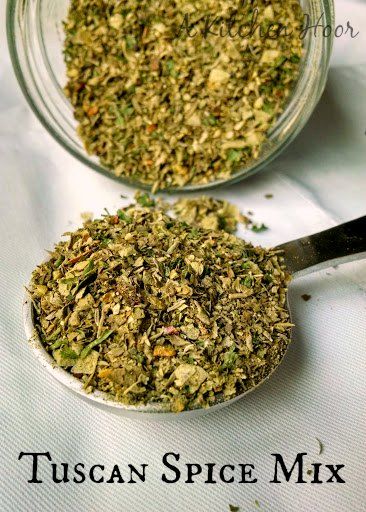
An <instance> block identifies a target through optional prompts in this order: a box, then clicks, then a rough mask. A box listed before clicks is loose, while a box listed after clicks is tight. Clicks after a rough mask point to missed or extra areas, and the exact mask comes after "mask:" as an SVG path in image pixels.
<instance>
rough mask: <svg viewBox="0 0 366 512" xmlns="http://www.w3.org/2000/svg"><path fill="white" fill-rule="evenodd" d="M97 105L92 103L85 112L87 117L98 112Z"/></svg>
mask: <svg viewBox="0 0 366 512" xmlns="http://www.w3.org/2000/svg"><path fill="white" fill-rule="evenodd" d="M98 110H99V109H98V107H97V106H96V105H92V106H91V107H89V108H88V111H87V114H88V116H89V117H92V116H95V114H98Z"/></svg>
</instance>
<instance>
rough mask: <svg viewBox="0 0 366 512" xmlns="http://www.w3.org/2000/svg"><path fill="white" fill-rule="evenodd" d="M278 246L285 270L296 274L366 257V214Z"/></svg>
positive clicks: (307, 272)
mask: <svg viewBox="0 0 366 512" xmlns="http://www.w3.org/2000/svg"><path fill="white" fill-rule="evenodd" d="M277 248H278V249H281V250H283V251H284V254H283V256H284V258H285V263H286V266H287V269H288V271H289V272H290V273H291V274H296V276H298V275H304V274H309V273H311V272H315V271H317V270H322V269H324V268H328V267H330V266H334V265H338V264H340V263H346V262H348V261H354V260H359V259H363V258H366V216H363V217H360V218H358V219H355V220H351V221H350V222H346V223H344V224H340V225H339V226H335V227H333V228H330V229H327V230H325V231H321V232H320V233H315V234H314V235H310V236H305V237H303V238H298V239H297V240H292V241H291V242H286V243H285V244H282V245H279V246H278V247H277Z"/></svg>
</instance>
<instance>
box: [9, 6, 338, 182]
mask: <svg viewBox="0 0 366 512" xmlns="http://www.w3.org/2000/svg"><path fill="white" fill-rule="evenodd" d="M301 4H302V7H303V10H304V12H305V13H307V14H308V15H309V20H310V25H316V24H317V22H318V20H319V19H320V18H321V16H322V15H323V18H322V20H321V24H322V25H330V26H332V27H334V7H333V0H301ZM68 6H69V1H68V0H8V4H7V33H8V43H9V49H10V54H11V58H12V62H13V66H14V69H15V73H16V76H17V78H18V81H19V84H20V86H21V88H22V90H23V93H24V95H25V97H26V99H27V100H28V103H29V104H30V106H31V108H32V109H33V111H34V113H35V114H36V116H37V117H38V119H39V120H40V121H41V123H42V124H43V126H45V128H46V129H47V130H48V131H49V133H50V134H51V135H52V136H53V137H54V138H55V139H56V140H57V141H58V142H59V143H60V144H61V145H62V146H63V147H64V148H66V149H67V150H68V151H69V152H70V153H71V154H72V155H74V156H75V157H76V158H78V159H79V160H80V161H81V162H83V163H84V164H86V165H88V166H89V167H90V168H92V169H94V170H96V171H98V172H101V173H103V174H105V175H106V176H108V177H110V178H114V179H116V180H119V181H120V182H123V183H127V184H129V185H133V186H137V187H140V188H146V189H148V188H149V187H148V186H147V185H146V184H142V183H139V182H136V181H135V180H129V179H128V178H124V177H116V176H115V175H114V174H113V173H112V172H111V171H109V170H108V169H106V168H104V167H103V166H101V165H100V163H99V161H98V159H97V158H96V157H94V156H90V155H88V154H87V152H86V150H85V149H84V146H83V144H82V142H81V140H80V139H79V137H78V135H77V133H76V126H77V123H76V121H75V119H74V116H73V109H72V106H71V104H70V103H69V101H68V99H67V98H66V97H65V95H64V93H63V86H64V84H65V83H66V71H65V64H64V61H63V52H62V48H63V37H64V35H63V26H62V22H63V20H64V19H65V17H66V13H67V9H68ZM332 41H333V38H332V36H330V37H323V35H322V33H321V29H319V31H318V32H317V33H314V30H309V31H308V32H307V36H306V38H305V40H304V45H305V55H304V58H303V61H302V67H301V73H300V77H299V80H298V82H297V85H296V87H295V88H294V91H293V94H292V96H291V98H290V100H289V102H288V104H287V106H286V108H285V110H284V112H283V114H282V115H281V116H280V117H279V118H278V120H277V122H276V123H275V125H274V126H273V127H272V128H271V130H270V132H269V134H268V138H267V141H266V143H265V144H264V145H263V148H262V151H261V155H260V157H259V158H258V159H257V160H255V161H252V162H251V163H250V164H249V165H248V166H247V167H244V168H241V169H240V170H238V171H237V172H235V173H233V174H232V175H231V176H230V178H228V179H225V180H216V181H213V182H210V183H208V184H202V185H200V184H194V185H189V184H188V185H186V186H184V187H180V188H179V189H178V188H175V189H174V191H179V190H184V191H190V190H203V189H208V188H212V187H215V186H218V185H222V184H229V183H235V182H237V181H239V180H241V179H243V178H245V177H247V176H250V175H252V174H254V173H255V172H257V171H259V170H260V169H262V168H264V167H265V166H266V165H267V164H268V163H269V162H270V161H271V160H272V159H273V158H275V157H276V156H277V155H279V153H280V152H281V151H282V150H283V149H284V148H285V147H286V146H287V145H288V144H289V143H290V142H291V141H292V140H293V139H294V137H295V136H296V135H297V134H298V133H299V131H300V130H301V129H302V128H303V126H304V125H305V123H306V122H307V120H308V119H309V117H310V115H311V113H312V112H313V110H314V108H315V106H316V104H317V102H318V100H319V98H320V96H321V94H322V92H323V89H324V86H325V83H326V79H327V72H328V66H329V59H330V54H331V48H332ZM171 190H173V189H171Z"/></svg>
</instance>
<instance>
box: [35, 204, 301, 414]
mask: <svg viewBox="0 0 366 512" xmlns="http://www.w3.org/2000/svg"><path fill="white" fill-rule="evenodd" d="M67 235H68V240H67V241H63V242H60V243H58V244H57V245H56V246H55V248H54V251H53V252H52V253H51V255H50V259H49V260H48V261H47V262H46V263H43V264H41V265H40V266H39V267H38V268H37V269H36V270H35V271H34V272H33V275H32V280H31V285H30V293H31V297H32V301H33V304H34V307H35V310H36V325H37V329H38V331H39V334H40V336H41V339H42V342H43V344H44V346H45V348H46V350H47V351H48V352H50V353H51V354H52V356H53V357H54V359H55V361H56V363H57V364H58V365H60V366H62V367H64V368H65V369H67V370H68V371H70V372H71V373H72V374H73V375H74V376H76V377H77V378H79V379H81V380H82V382H83V383H84V387H85V389H87V390H88V391H92V390H93V389H99V390H102V391H106V392H107V393H109V394H110V396H111V397H112V398H114V399H115V400H118V401H120V402H123V403H126V404H146V403H148V402H150V403H151V402H159V403H163V404H166V405H167V407H168V408H170V410H172V411H176V412H179V411H182V410H184V409H191V408H197V407H208V406H210V405H213V404H215V403H217V402H218V401H220V400H228V399H230V398H232V397H234V396H235V395H236V394H238V393H242V392H243V391H245V390H247V389H250V388H251V387H253V386H255V385H256V384H257V383H258V382H260V381H261V380H262V379H263V378H264V377H265V376H267V375H269V374H270V373H271V371H272V370H273V369H274V368H275V367H276V366H277V365H278V363H279V362H280V360H281V358H282V356H283V354H284V352H285V350H286V347H287V344H288V343H289V335H290V328H291V324H290V323H289V314H288V311H287V310H286V305H285V301H286V287H287V283H288V280H289V276H288V274H287V273H286V271H285V269H284V266H283V263H282V261H281V256H280V254H279V253H278V251H275V250H265V249H263V248H261V247H253V246H252V245H251V244H249V243H246V242H245V241H243V240H241V239H239V238H237V237H235V236H234V235H232V234H229V233H226V232H225V231H212V230H211V231H210V230H205V229H202V228H200V227H197V226H192V225H189V224H187V223H185V222H180V221H178V220H175V219H173V218H171V217H169V216H168V215H167V214H166V213H165V212H164V211H163V210H161V209H159V208H155V207H153V206H152V207H143V206H140V205H138V206H130V207H127V208H124V209H121V210H118V212H117V214H116V215H106V216H105V217H103V218H101V219H97V220H94V221H89V222H86V223H85V224H84V226H83V227H82V228H80V229H78V230H77V231H75V232H72V233H67Z"/></svg>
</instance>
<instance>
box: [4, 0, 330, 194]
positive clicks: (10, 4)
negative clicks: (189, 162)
mask: <svg viewBox="0 0 366 512" xmlns="http://www.w3.org/2000/svg"><path fill="white" fill-rule="evenodd" d="M309 1H310V3H312V4H313V5H318V3H319V2H320V6H324V7H325V9H324V13H325V15H326V19H327V20H328V21H329V22H330V23H331V24H332V25H333V23H334V0H309ZM19 2H20V0H7V5H6V33H7V42H8V48H9V54H10V58H11V62H12V65H13V68H14V72H15V75H16V78H17V81H18V83H19V86H20V88H21V90H22V92H23V95H24V97H25V99H26V101H27V103H28V105H29V106H30V108H31V110H32V111H33V113H34V114H35V116H36V117H37V119H38V120H39V121H40V123H41V124H42V126H43V127H44V128H45V129H46V130H47V132H48V133H49V134H50V135H51V136H52V137H53V138H54V139H55V140H56V142H58V143H59V144H60V145H61V146H62V147H63V148H64V149H65V150H66V151H67V152H68V153H70V154H71V155H72V156H73V157H75V158H76V159H77V160H78V161H79V162H81V163H83V164H84V165H86V166H88V167H89V168H91V169H92V170H94V171H96V172H98V173H100V174H103V175H104V176H106V177H108V178H110V179H113V180H114V181H116V182H118V183H122V184H124V185H127V186H131V187H137V188H139V189H143V190H148V191H152V190H153V184H147V183H143V182H140V181H138V180H135V179H133V178H129V177H126V176H117V175H115V174H114V173H113V171H111V170H108V169H107V168H105V167H103V166H102V165H101V164H99V163H98V162H97V161H94V160H93V159H92V158H91V157H89V155H88V154H87V153H86V151H85V148H83V152H79V151H78V150H77V149H75V148H74V147H72V146H71V145H69V144H68V143H67V142H66V138H64V137H62V136H61V135H60V133H59V132H58V131H57V130H55V129H54V128H53V126H52V125H51V123H50V121H49V120H48V119H47V118H46V115H44V114H43V113H41V110H40V109H39V108H38V107H37V104H36V102H35V100H34V98H33V96H32V94H31V92H30V90H29V87H28V85H27V80H26V78H25V74H24V72H23V70H22V66H21V63H20V58H19V52H18V47H17V42H16V37H15V30H14V26H15V22H16V8H17V5H18V4H19ZM316 40H318V41H319V40H325V42H324V44H323V48H322V50H323V51H324V52H325V54H326V55H325V57H326V58H325V59H324V61H322V59H321V56H320V53H321V52H320V50H319V51H317V52H315V53H316V54H317V56H318V59H319V62H320V63H321V67H322V69H321V72H318V71H317V72H316V73H315V74H314V76H316V77H317V79H315V78H314V80H315V84H316V88H315V90H314V91H313V94H314V98H313V104H312V107H311V109H310V110H309V109H307V111H306V110H305V109H306V102H303V105H302V112H301V116H298V119H297V121H296V122H294V120H292V121H291V116H290V113H291V112H292V110H293V108H294V106H295V105H296V104H297V105H299V103H301V95H300V94H299V97H297V93H298V92H299V91H300V92H301V87H300V84H301V83H302V82H306V80H302V78H303V79H304V76H303V72H304V70H305V69H306V66H305V65H304V63H303V66H302V70H301V71H300V76H299V78H298V80H297V82H296V84H295V86H294V89H293V91H292V94H291V97H290V100H289V101H288V103H287V104H286V106H285V109H284V111H283V112H282V114H281V115H280V116H279V117H278V118H277V119H276V121H275V123H274V124H273V126H272V127H271V128H270V130H269V132H268V138H267V140H266V142H265V144H266V146H265V147H266V148H267V150H266V151H264V154H263V155H262V156H260V157H259V158H257V159H255V160H252V165H250V166H249V167H248V168H246V167H244V168H240V169H238V170H237V171H235V172H234V173H233V174H232V175H231V176H229V177H228V178H222V179H216V180H213V181H210V182H208V183H202V184H189V183H188V184H187V185H184V186H182V187H178V186H174V187H167V188H164V189H161V190H160V189H159V190H158V191H159V192H160V191H161V192H164V193H176V194H180V193H187V192H194V191H196V192H200V191H206V190H212V189H215V188H218V187H222V186H225V187H226V186H230V185H233V184H235V183H238V182H239V181H241V180H242V179H244V178H249V177H250V176H252V175H253V174H255V173H257V172H259V171H262V170H263V169H265V168H266V167H268V165H269V164H270V163H271V162H272V161H273V160H274V159H275V158H276V157H277V156H278V155H279V154H280V153H281V152H282V151H283V150H284V149H285V148H286V147H287V146H288V145H289V144H290V143H291V142H292V140H293V139H294V138H295V137H296V136H297V135H298V133H299V132H300V131H301V130H302V129H303V127H304V126H305V124H306V122H307V121H308V119H309V117H310V116H311V114H312V112H313V110H314V108H315V107H316V105H317V103H318V101H319V99H320V96H321V94H322V92H323V90H324V88H325V84H326V80H327V74H328V68H329V60H330V54H331V49H332V44H333V37H330V38H324V37H318V38H317V37H316V35H315V36H314V37H313V38H312V39H311V42H313V43H314V41H316ZM303 88H304V87H302V89H303ZM299 98H300V99H299ZM45 105H46V104H45ZM46 106H47V105H46ZM47 110H49V109H48V107H47ZM289 118H290V119H289ZM289 121H290V122H289ZM286 126H287V130H285V134H284V136H282V137H281V140H280V141H277V142H276V143H275V144H273V142H271V140H270V138H271V136H275V135H276V134H277V133H279V132H280V131H281V128H282V127H286ZM289 127H290V128H289ZM273 145H274V146H275V147H274V148H273V147H272V146H273ZM81 147H82V146H81Z"/></svg>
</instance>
